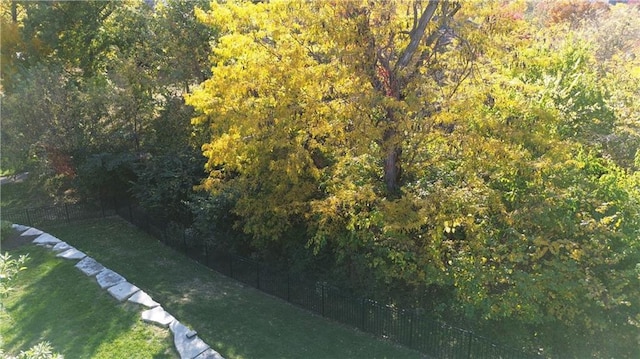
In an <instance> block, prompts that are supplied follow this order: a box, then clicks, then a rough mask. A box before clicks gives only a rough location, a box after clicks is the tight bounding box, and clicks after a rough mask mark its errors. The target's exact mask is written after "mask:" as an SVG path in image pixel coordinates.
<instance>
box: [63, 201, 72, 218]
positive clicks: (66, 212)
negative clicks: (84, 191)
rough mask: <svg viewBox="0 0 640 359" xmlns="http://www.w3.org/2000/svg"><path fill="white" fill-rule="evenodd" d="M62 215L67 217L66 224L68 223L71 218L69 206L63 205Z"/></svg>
mask: <svg viewBox="0 0 640 359" xmlns="http://www.w3.org/2000/svg"><path fill="white" fill-rule="evenodd" d="M64 213H65V214H66V215H67V223H70V222H71V217H70V216H69V206H68V205H67V204H66V203H65V204H64Z"/></svg>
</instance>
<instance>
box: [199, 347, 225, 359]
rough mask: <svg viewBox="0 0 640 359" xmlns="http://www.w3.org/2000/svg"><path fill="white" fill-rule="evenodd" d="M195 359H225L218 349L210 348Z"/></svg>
mask: <svg viewBox="0 0 640 359" xmlns="http://www.w3.org/2000/svg"><path fill="white" fill-rule="evenodd" d="M193 359H224V357H223V356H222V355H220V353H218V352H217V351H215V350H213V349H211V348H209V349H207V350H205V351H203V352H202V353H200V354H199V355H198V356H197V357H195V358H193Z"/></svg>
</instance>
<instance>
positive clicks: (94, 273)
mask: <svg viewBox="0 0 640 359" xmlns="http://www.w3.org/2000/svg"><path fill="white" fill-rule="evenodd" d="M12 227H13V229H15V230H16V231H18V232H22V233H21V234H20V236H22V237H27V236H37V237H36V238H35V239H34V240H33V243H34V244H36V245H39V246H43V247H46V248H48V249H50V250H51V251H53V252H54V253H55V254H56V257H59V258H64V259H67V260H78V262H77V263H76V265H75V267H76V268H78V270H80V271H81V272H82V273H84V274H85V275H86V276H88V277H92V278H95V281H96V283H97V284H98V285H99V286H100V288H102V289H105V290H106V291H107V293H109V294H110V295H111V296H112V297H114V298H115V299H116V300H117V301H118V302H120V303H123V302H125V301H127V302H130V303H136V304H139V305H142V306H144V307H146V308H149V309H147V310H145V311H143V312H142V314H141V318H142V320H143V321H144V322H147V323H151V324H155V325H159V326H161V327H164V328H169V330H170V331H171V333H172V334H173V343H174V345H175V347H176V350H177V351H178V353H179V354H180V358H181V359H224V358H223V357H222V355H220V354H219V353H218V352H216V351H215V350H213V349H211V347H210V346H209V345H208V344H206V343H205V342H204V341H203V340H202V339H200V338H199V337H198V335H197V334H198V333H197V332H196V331H194V330H191V329H189V328H188V327H186V326H185V325H183V324H182V323H180V322H179V321H178V320H177V319H176V318H175V317H174V316H173V315H171V314H169V313H168V312H167V311H165V310H164V309H163V308H162V306H160V304H159V303H158V302H156V301H154V300H153V298H151V296H149V294H147V293H145V292H144V291H143V290H141V289H140V288H138V287H136V286H135V285H133V284H131V283H130V282H128V281H127V280H126V279H125V278H124V277H123V276H121V275H120V274H118V273H116V272H114V271H112V270H110V269H108V268H106V267H105V266H103V265H102V264H100V263H98V262H97V261H96V260H95V259H93V258H91V257H89V256H87V255H86V254H85V253H83V252H81V251H79V250H78V249H76V248H74V247H73V246H71V245H69V244H68V243H66V242H64V241H62V240H60V239H58V238H56V237H54V236H52V235H50V234H48V233H45V232H43V231H41V230H39V229H36V228H33V227H27V226H23V225H19V224H13V225H12Z"/></svg>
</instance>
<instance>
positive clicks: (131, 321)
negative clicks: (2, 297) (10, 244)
mask: <svg viewBox="0 0 640 359" xmlns="http://www.w3.org/2000/svg"><path fill="white" fill-rule="evenodd" d="M21 252H22V253H24V252H29V253H30V257H31V260H30V261H29V262H28V263H27V267H28V269H27V270H26V271H25V272H23V273H21V277H20V278H19V279H18V281H17V282H16V293H15V294H14V296H13V297H14V298H13V299H12V300H11V301H9V302H8V303H7V307H6V309H7V312H8V314H9V315H10V318H4V320H6V321H9V322H10V325H9V328H8V330H6V332H5V333H3V334H2V336H3V339H4V346H5V348H7V349H8V350H9V351H10V352H11V351H13V352H19V351H20V350H26V349H27V348H29V347H31V346H32V345H34V344H36V343H38V342H40V341H48V342H50V343H51V345H52V347H53V348H54V350H55V351H56V352H58V353H60V354H62V355H64V356H65V357H66V358H94V357H97V356H102V357H113V358H115V357H117V356H116V355H117V354H115V353H116V352H123V351H124V352H126V351H127V350H129V349H131V350H133V351H134V352H135V351H137V350H139V349H144V348H127V347H128V346H135V345H137V344H138V343H139V340H138V341H136V340H135V339H129V340H130V341H129V342H127V340H123V338H124V337H136V336H139V334H144V333H138V332H141V331H142V332H144V329H143V330H140V329H137V327H139V326H140V320H139V316H140V311H139V310H136V309H133V308H131V310H128V309H125V308H126V307H125V306H122V305H119V303H118V302H117V301H116V300H114V299H113V298H112V297H111V296H109V295H108V294H107V293H106V291H103V290H101V289H100V287H99V286H98V285H97V283H94V281H95V280H93V279H90V278H87V277H86V276H84V275H83V274H82V273H81V272H80V271H78V270H77V269H76V268H74V265H75V263H76V261H66V260H62V259H59V258H55V257H54V256H53V255H52V254H51V253H46V252H48V251H47V250H45V249H43V248H39V247H35V246H28V247H23V248H20V249H19V250H17V251H15V253H14V255H18V254H20V253H21ZM0 327H5V325H0ZM4 329H5V328H3V331H4ZM144 340H145V339H143V341H142V342H143V343H144ZM123 342H124V343H123ZM114 343H118V344H115V345H114ZM147 349H150V348H147ZM109 351H113V356H110V354H109ZM156 351H157V350H156ZM166 354H167V353H163V352H160V353H158V352H156V353H153V352H147V354H146V355H145V356H144V357H146V358H151V357H154V358H156V357H157V358H165V357H168V358H171V357H173V356H172V355H166Z"/></svg>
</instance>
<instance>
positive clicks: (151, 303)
mask: <svg viewBox="0 0 640 359" xmlns="http://www.w3.org/2000/svg"><path fill="white" fill-rule="evenodd" d="M129 301H130V302H131V303H137V304H142V305H144V306H145V307H147V308H153V307H157V306H159V305H160V303H158V302H156V301H155V300H153V299H152V298H151V296H149V294H147V293H145V292H144V291H139V292H138V293H136V294H134V295H132V296H131V298H129Z"/></svg>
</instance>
